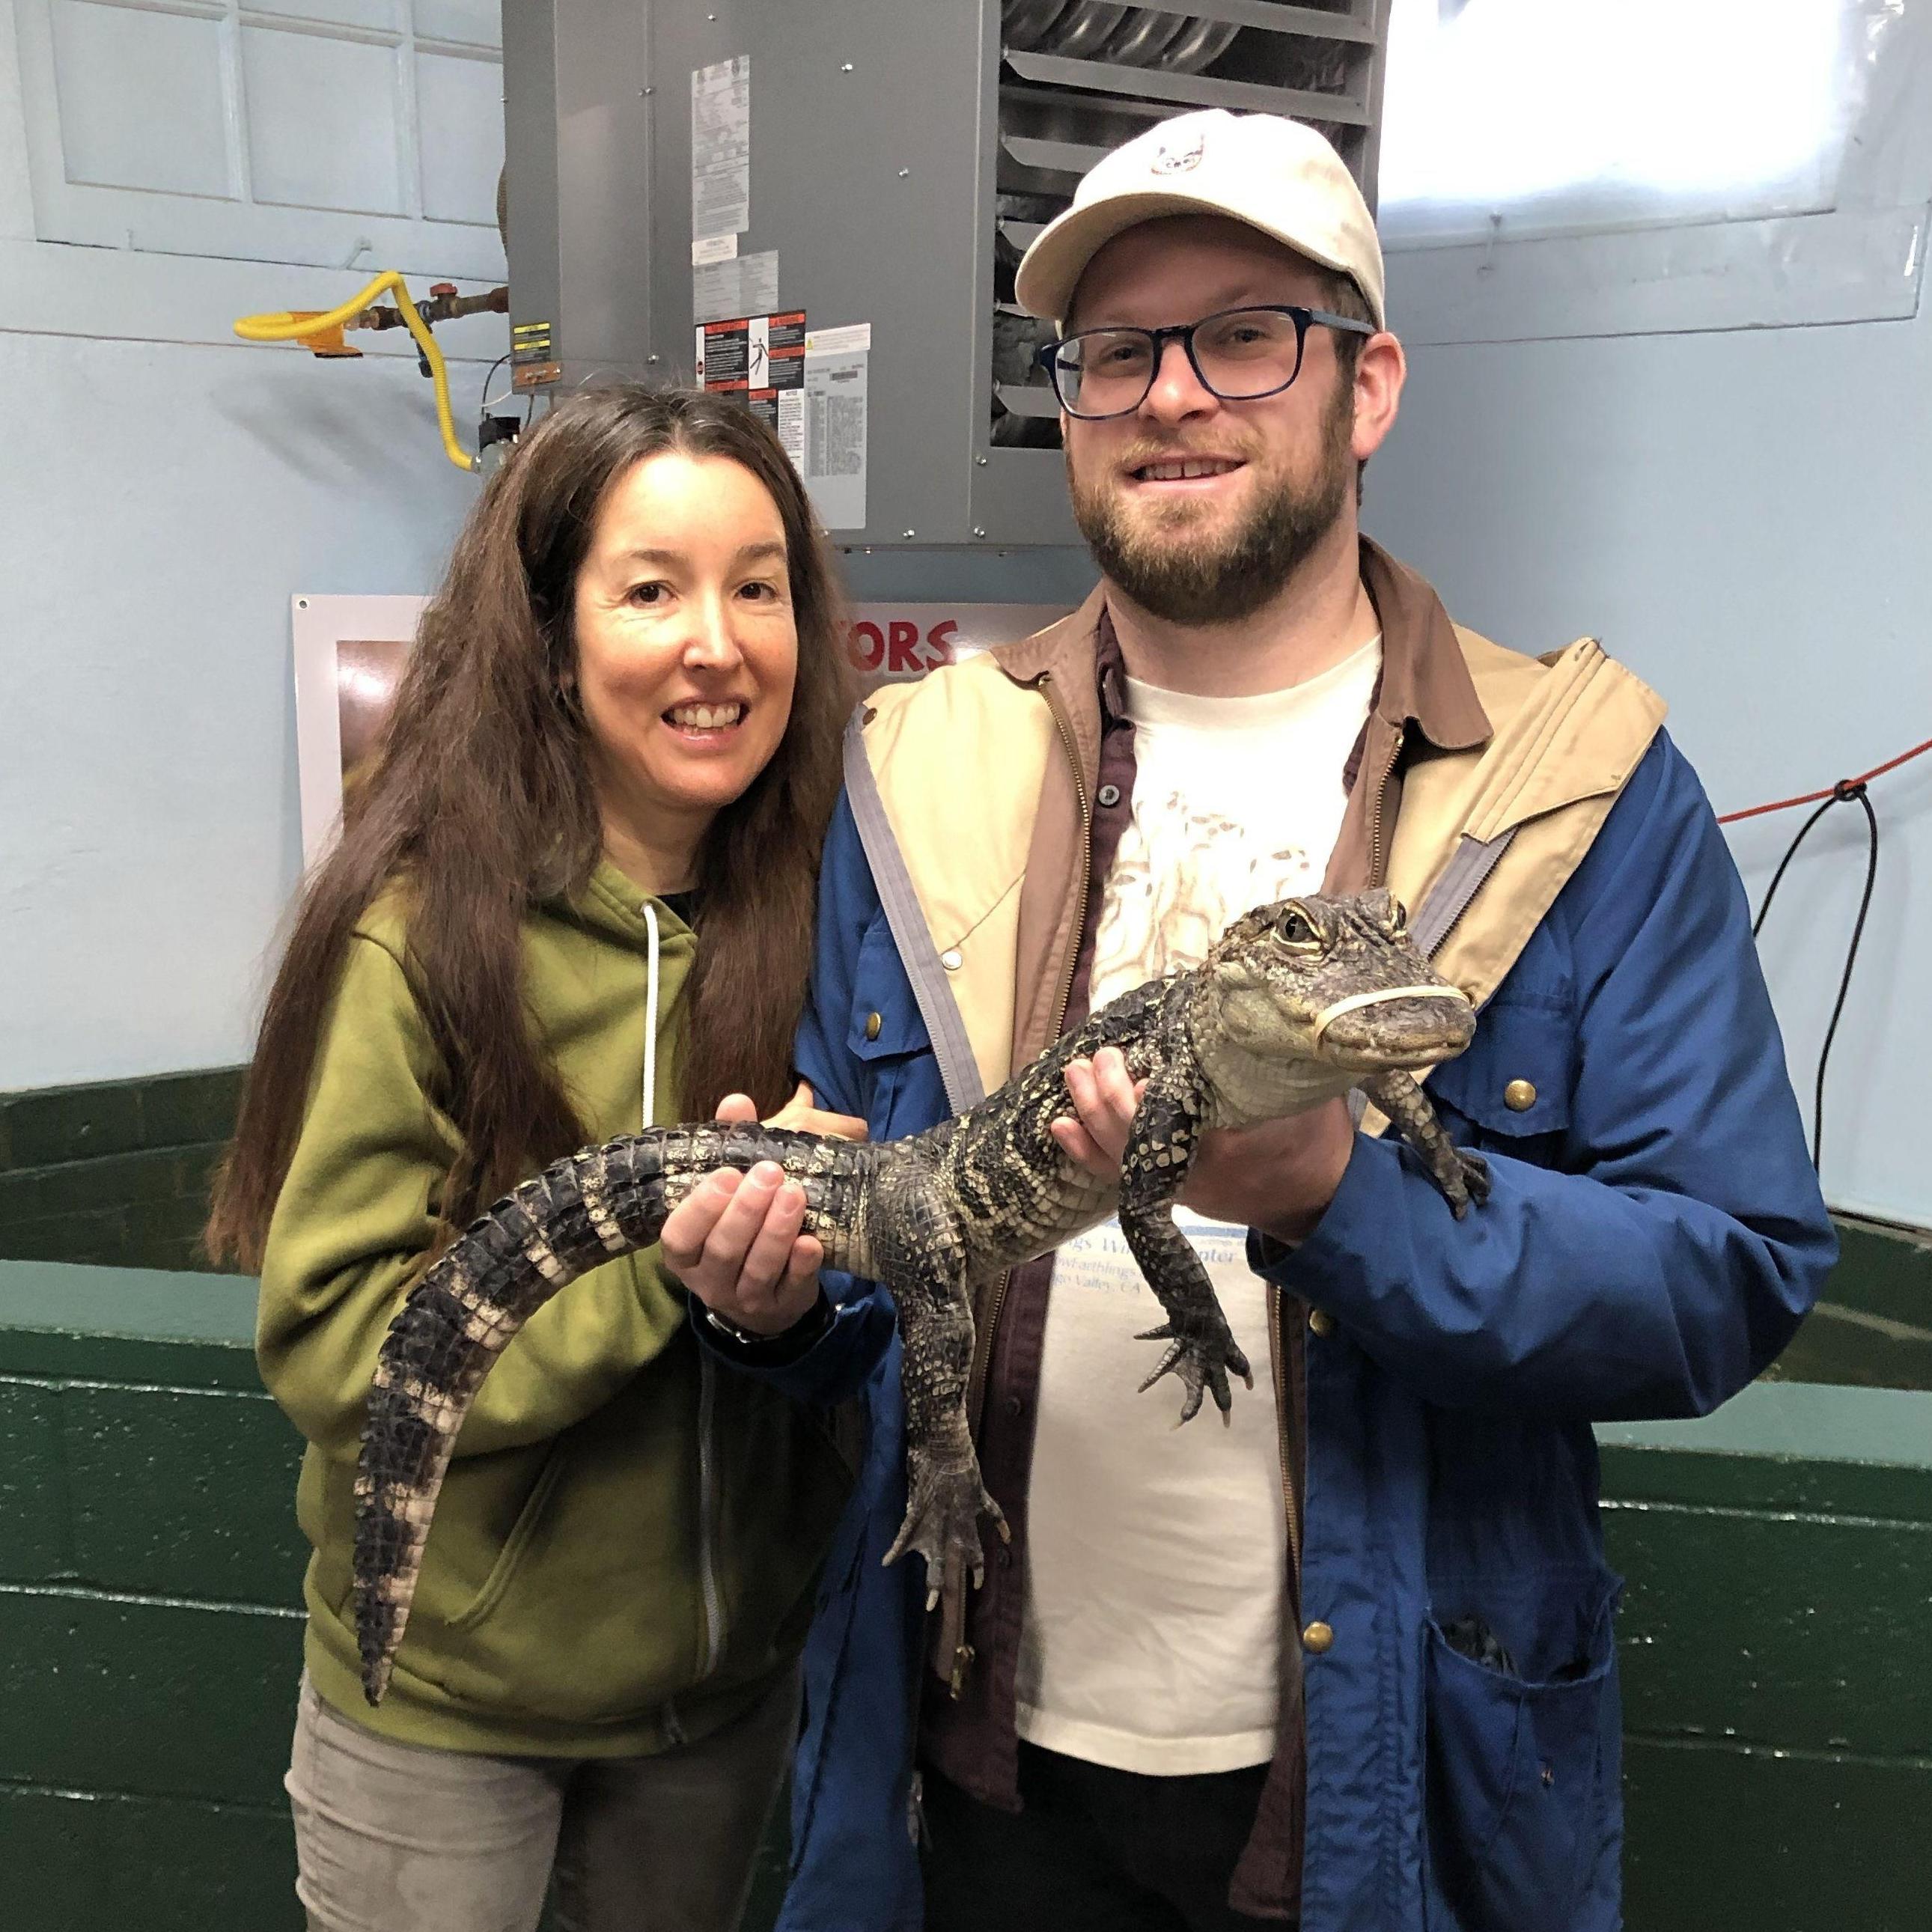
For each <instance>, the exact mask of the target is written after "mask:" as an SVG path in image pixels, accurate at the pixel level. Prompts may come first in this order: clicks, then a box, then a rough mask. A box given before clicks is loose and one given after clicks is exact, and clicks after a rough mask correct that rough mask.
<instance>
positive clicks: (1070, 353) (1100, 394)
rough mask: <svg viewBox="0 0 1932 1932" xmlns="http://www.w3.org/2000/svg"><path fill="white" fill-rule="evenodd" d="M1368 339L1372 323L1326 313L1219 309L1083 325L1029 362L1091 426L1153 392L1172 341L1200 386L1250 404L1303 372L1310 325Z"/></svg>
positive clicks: (1130, 407)
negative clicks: (1164, 325)
mask: <svg viewBox="0 0 1932 1932" xmlns="http://www.w3.org/2000/svg"><path fill="white" fill-rule="evenodd" d="M1318 322H1319V323H1320V324H1321V325H1322V327H1323V328H1324V329H1343V330H1345V331H1346V332H1348V333H1349V335H1374V334H1375V332H1376V331H1375V329H1374V326H1373V324H1371V323H1366V322H1357V321H1355V320H1352V318H1351V317H1348V316H1345V315H1331V314H1329V313H1328V311H1327V310H1326V309H1319V308H1297V307H1289V306H1280V307H1273V306H1271V307H1269V308H1229V309H1223V310H1222V311H1220V314H1217V315H1210V316H1205V317H1202V320H1200V321H1199V322H1187V323H1176V324H1175V325H1174V326H1172V328H1169V329H1082V330H1081V331H1080V332H1079V333H1078V334H1077V335H1068V336H1063V337H1062V338H1061V340H1060V341H1058V342H1049V343H1044V344H1042V345H1041V346H1040V348H1039V349H1037V350H1035V351H1034V360H1035V361H1036V362H1038V363H1039V364H1040V367H1041V368H1043V369H1044V370H1045V371H1046V373H1047V376H1048V377H1049V380H1051V381H1052V384H1053V389H1054V393H1055V395H1057V396H1058V397H1059V398H1060V406H1061V408H1062V409H1064V410H1065V411H1066V412H1067V414H1068V415H1069V416H1079V417H1081V418H1082V419H1085V420H1086V421H1088V422H1094V421H1097V420H1099V419H1101V418H1103V417H1106V416H1127V415H1128V414H1130V413H1131V412H1133V410H1137V409H1139V407H1140V406H1141V405H1142V403H1144V402H1145V401H1147V398H1148V392H1149V391H1150V390H1151V389H1153V387H1154V377H1155V376H1156V375H1157V374H1158V373H1159V371H1160V363H1161V358H1162V357H1163V356H1165V355H1166V353H1167V345H1168V344H1169V343H1170V342H1178V343H1179V344H1181V347H1183V348H1184V350H1187V359H1188V362H1190V364H1191V365H1193V370H1194V373H1195V374H1196V375H1197V376H1198V377H1200V379H1201V383H1202V387H1203V388H1204V389H1207V390H1208V391H1209V392H1211V393H1212V394H1213V395H1217V396H1219V397H1220V398H1221V400H1222V401H1223V402H1226V403H1246V402H1252V401H1254V399H1255V398H1256V397H1257V396H1272V395H1277V394H1278V393H1279V392H1280V391H1282V390H1283V389H1286V388H1288V387H1289V385H1290V384H1291V383H1293V382H1294V380H1295V377H1298V375H1300V374H1301V356H1302V350H1303V347H1304V344H1306V343H1307V339H1308V329H1309V325H1310V323H1318Z"/></svg>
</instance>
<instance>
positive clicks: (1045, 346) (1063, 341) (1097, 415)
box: [1034, 302, 1380, 422]
mask: <svg viewBox="0 0 1932 1932" xmlns="http://www.w3.org/2000/svg"><path fill="white" fill-rule="evenodd" d="M1231 315H1285V316H1286V317H1289V320H1291V321H1292V322H1293V323H1294V324H1295V368H1294V369H1293V370H1292V371H1291V372H1290V374H1289V378H1288V380H1287V381H1286V382H1285V383H1276V384H1275V385H1274V386H1273V387H1272V388H1271V389H1254V390H1250V391H1248V392H1245V393H1244V394H1242V395H1233V396H1231V395H1227V394H1226V392H1223V391H1222V390H1220V389H1217V388H1216V387H1215V386H1214V383H1212V382H1211V381H1210V380H1208V372H1207V371H1206V370H1205V369H1203V368H1202V366H1201V358H1200V357H1199V356H1198V355H1197V354H1196V353H1195V347H1194V332H1195V331H1196V329H1205V328H1206V327H1208V325H1209V324H1210V323H1216V322H1225V321H1226V320H1227V319H1228V318H1229V317H1230V316H1231ZM1316 323H1320V324H1321V326H1322V327H1323V328H1324V329H1342V330H1344V331H1346V332H1347V333H1348V334H1349V335H1379V333H1380V331H1379V329H1377V328H1376V326H1375V324H1374V323H1369V322H1358V321H1356V320H1355V318H1354V317H1352V316H1346V315H1335V314H1331V313H1330V311H1328V310H1327V309H1325V308H1304V307H1303V306H1302V305H1301V304H1300V303H1299V302H1243V303H1242V304H1241V305H1240V307H1239V308H1223V309H1217V310H1216V311H1215V312H1214V314H1212V315H1204V316H1203V317H1202V318H1201V319H1200V320H1199V322H1180V323H1171V324H1170V325H1169V326H1168V327H1166V328H1165V329H1136V328H1133V327H1132V326H1129V325H1127V324H1125V323H1123V324H1121V325H1119V326H1115V327H1112V328H1106V329H1077V330H1076V331H1075V332H1074V333H1073V335H1067V336H1062V337H1061V338H1060V339H1059V340H1058V341H1055V342H1043V343H1042V344H1040V347H1038V348H1037V349H1036V350H1034V361H1035V362H1037V363H1038V364H1039V365H1040V368H1042V369H1043V370H1044V371H1046V379H1047V380H1048V381H1049V383H1052V385H1053V393H1054V395H1055V396H1056V397H1058V398H1059V401H1060V407H1061V408H1062V409H1063V410H1065V411H1066V412H1067V414H1068V415H1069V416H1074V417H1077V418H1078V419H1079V420H1080V421H1081V422H1106V421H1107V420H1108V419H1109V418H1110V417H1113V416H1132V415H1133V413H1134V411H1135V410H1137V409H1139V407H1140V406H1141V405H1142V404H1143V403H1144V402H1145V401H1147V399H1148V396H1149V395H1151V394H1152V393H1153V390H1154V384H1155V383H1156V382H1157V381H1158V380H1160V365H1161V363H1162V362H1163V359H1165V357H1166V354H1167V345H1168V344H1169V343H1170V342H1178V343H1179V344H1181V347H1182V348H1183V349H1184V350H1185V351H1186V352H1187V363H1188V367H1189V368H1191V369H1192V370H1193V371H1194V374H1195V377H1196V380H1197V381H1198V382H1199V383H1200V385H1201V386H1202V388H1203V389H1205V390H1206V391H1207V392H1208V394H1209V395H1211V396H1216V397H1218V398H1220V400H1221V401H1223V402H1224V403H1253V402H1259V401H1260V400H1261V398H1262V397H1263V396H1278V395H1280V394H1281V392H1283V390H1284V389H1292V388H1293V387H1294V386H1295V378H1296V377H1298V376H1299V375H1300V374H1301V365H1302V360H1303V358H1304V356H1305V355H1306V353H1307V348H1308V332H1309V329H1310V327H1311V326H1313V325H1314V324H1316ZM1097 335H1109V336H1119V335H1138V336H1139V337H1141V338H1142V339H1143V340H1144V341H1145V342H1146V343H1147V344H1148V350H1149V357H1148V379H1147V387H1146V388H1145V389H1142V392H1140V394H1139V395H1138V396H1136V398H1134V399H1133V401H1132V402H1131V403H1129V404H1126V405H1124V407H1121V408H1120V409H1118V410H1082V409H1077V408H1076V407H1075V406H1074V405H1073V404H1071V403H1070V402H1069V401H1067V392H1066V391H1065V390H1064V389H1063V388H1062V387H1061V373H1062V372H1061V366H1060V359H1061V356H1062V355H1063V354H1064V353H1065V351H1066V350H1067V348H1068V347H1069V346H1070V344H1073V343H1076V342H1082V341H1086V340H1087V339H1088V338H1090V337H1092V336H1097Z"/></svg>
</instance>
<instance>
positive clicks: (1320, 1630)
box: [1301, 1621, 1335, 1657]
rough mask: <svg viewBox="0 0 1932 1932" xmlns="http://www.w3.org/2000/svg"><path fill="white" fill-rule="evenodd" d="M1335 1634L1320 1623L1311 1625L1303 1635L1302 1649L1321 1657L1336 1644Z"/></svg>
mask: <svg viewBox="0 0 1932 1932" xmlns="http://www.w3.org/2000/svg"><path fill="white" fill-rule="evenodd" d="M1334 1641H1335V1633H1334V1631H1332V1630H1331V1629H1330V1628H1328V1625H1326V1624H1325V1623H1322V1622H1319V1621H1317V1622H1314V1623H1312V1624H1310V1625H1309V1626H1308V1627H1307V1629H1306V1630H1304V1631H1303V1632H1302V1633H1301V1647H1302V1649H1304V1650H1305V1651H1307V1652H1310V1654H1311V1655H1313V1656H1316V1657H1319V1656H1320V1655H1322V1652H1324V1651H1325V1650H1327V1649H1330V1648H1331V1646H1333V1645H1334Z"/></svg>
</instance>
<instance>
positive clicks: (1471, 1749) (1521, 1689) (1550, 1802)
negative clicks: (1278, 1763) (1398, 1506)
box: [1427, 1577, 1618, 1932]
mask: <svg viewBox="0 0 1932 1932" xmlns="http://www.w3.org/2000/svg"><path fill="white" fill-rule="evenodd" d="M1617 1591H1618V1585H1617V1582H1616V1579H1615V1578H1613V1577H1604V1578H1603V1579H1601V1580H1600V1581H1599V1583H1598V1585H1597V1586H1596V1587H1595V1592H1594V1601H1586V1603H1583V1604H1580V1605H1579V1606H1578V1607H1579V1609H1580V1610H1581V1611H1582V1612H1583V1615H1582V1616H1580V1618H1579V1619H1577V1625H1578V1627H1579V1628H1580V1631H1581V1632H1582V1637H1581V1641H1580V1644H1579V1646H1578V1647H1577V1652H1576V1654H1575V1655H1574V1657H1571V1658H1568V1660H1565V1661H1562V1662H1561V1663H1560V1664H1558V1665H1556V1667H1553V1668H1551V1669H1550V1670H1547V1672H1546V1673H1544V1674H1541V1675H1537V1676H1529V1677H1521V1676H1517V1675H1515V1674H1514V1669H1513V1668H1512V1667H1511V1660H1510V1659H1509V1658H1508V1654H1507V1652H1502V1653H1501V1654H1500V1656H1499V1653H1498V1652H1497V1651H1496V1649H1494V1648H1492V1649H1490V1652H1489V1661H1482V1662H1478V1661H1476V1659H1475V1658H1472V1657H1471V1656H1469V1655H1466V1651H1467V1650H1468V1649H1469V1647H1470V1645H1469V1639H1468V1637H1466V1636H1463V1637H1460V1638H1459V1640H1457V1641H1452V1640H1451V1637H1450V1636H1449V1634H1448V1633H1446V1632H1445V1630H1444V1629H1443V1628H1442V1625H1439V1624H1438V1623H1437V1622H1436V1621H1435V1620H1434V1619H1433V1618H1432V1619H1430V1623H1429V1625H1428V1638H1427V1645H1428V1656H1427V1673H1428V1688H1427V1698H1428V1807H1429V1855H1430V1865H1431V1867H1432V1869H1433V1873H1434V1877H1435V1882H1436V1888H1438V1889H1439V1891H1440V1893H1441V1894H1442V1897H1443V1898H1444V1899H1445V1900H1446V1902H1447V1903H1448V1905H1449V1906H1450V1908H1451V1912H1452V1914H1453V1917H1452V1918H1451V1923H1452V1924H1455V1925H1457V1926H1458V1927H1461V1928H1462V1932H1569V1927H1570V1925H1571V1918H1572V1915H1573V1911H1574V1906H1575V1903H1576V1897H1577V1889H1578V1887H1579V1885H1580V1878H1581V1873H1580V1862H1581V1861H1580V1857H1579V1853H1580V1849H1581V1848H1582V1847H1583V1845H1584V1844H1585V1843H1586V1842H1588V1843H1595V1836H1596V1833H1595V1826H1596V1824H1597V1823H1598V1814H1599V1812H1600V1811H1601V1807H1602V1803H1603V1797H1602V1793H1601V1789H1600V1787H1601V1764H1600V1755H1601V1748H1602V1740H1603V1734H1604V1723H1605V1721H1606V1718H1607V1716H1608V1717H1609V1718H1611V1719H1612V1720H1614V1718H1615V1716H1616V1713H1615V1712H1609V1713H1607V1712H1606V1711H1605V1708H1604V1706H1605V1702H1606V1700H1614V1698H1615V1696H1616V1678H1615V1676H1614V1674H1613V1671H1612V1670H1611V1664H1612V1661H1613V1655H1612V1652H1613V1636H1612V1630H1611V1618H1612V1613H1613V1610H1614V1608H1615V1606H1616V1595H1617Z"/></svg>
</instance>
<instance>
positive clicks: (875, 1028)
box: [865, 1013, 882, 1040]
mask: <svg viewBox="0 0 1932 1932" xmlns="http://www.w3.org/2000/svg"><path fill="white" fill-rule="evenodd" d="M881 1024H882V1022H880V1018H879V1016H878V1015H877V1013H868V1014H867V1015H866V1016H865V1037H866V1038H867V1039H868V1040H877V1038H878V1037H879V1028H880V1025H881Z"/></svg>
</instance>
